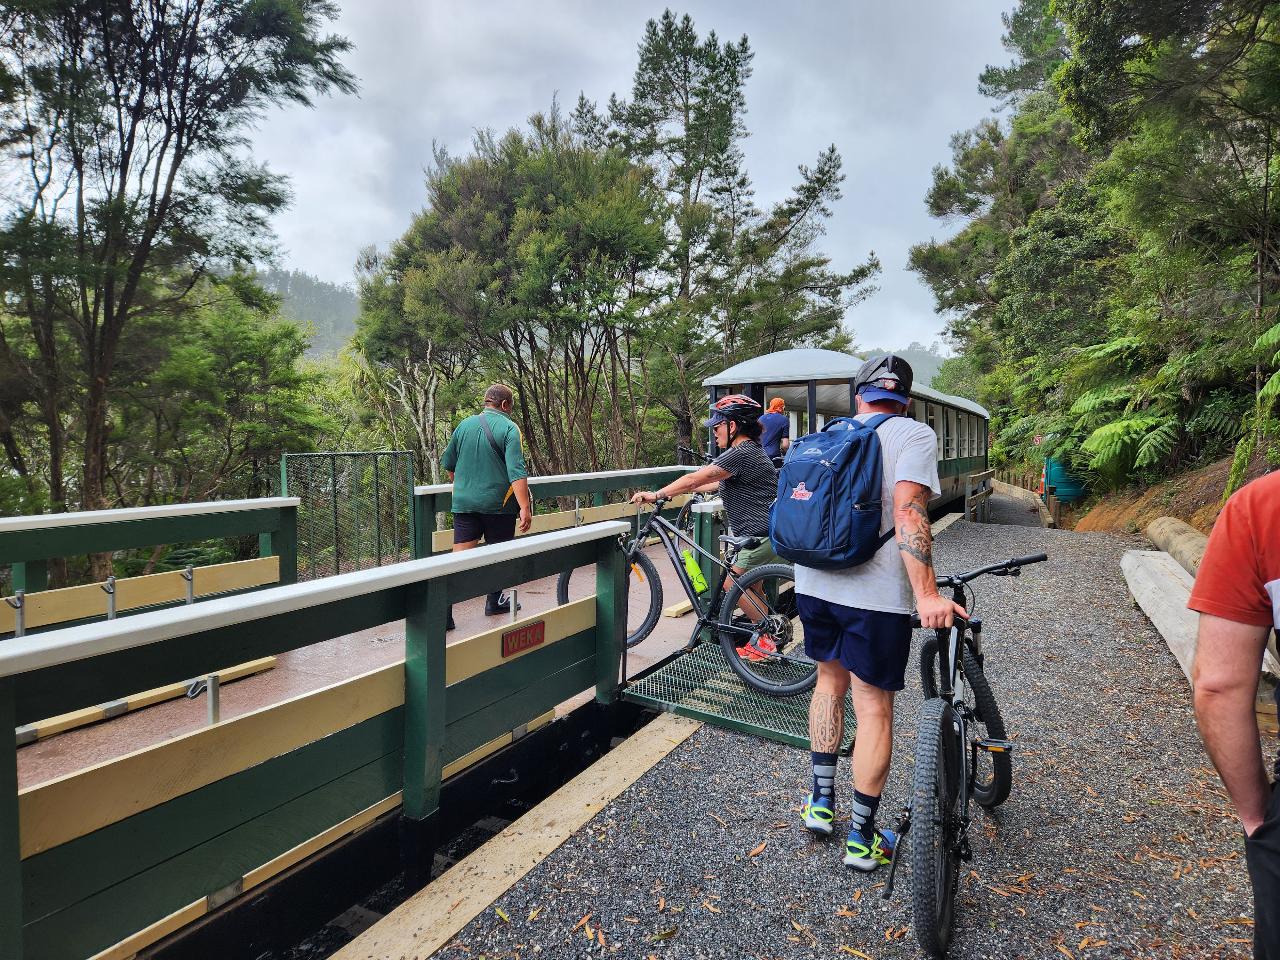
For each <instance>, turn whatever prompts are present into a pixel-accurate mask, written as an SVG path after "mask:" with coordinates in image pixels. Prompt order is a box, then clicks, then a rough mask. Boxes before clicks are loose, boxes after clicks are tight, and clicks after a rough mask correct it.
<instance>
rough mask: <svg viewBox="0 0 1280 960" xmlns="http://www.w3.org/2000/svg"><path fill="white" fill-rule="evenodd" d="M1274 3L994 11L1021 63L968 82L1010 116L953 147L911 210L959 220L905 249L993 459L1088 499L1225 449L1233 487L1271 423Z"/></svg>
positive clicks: (1277, 91) (1275, 342) (1108, 2)
mask: <svg viewBox="0 0 1280 960" xmlns="http://www.w3.org/2000/svg"><path fill="white" fill-rule="evenodd" d="M1276 12H1277V8H1275V7H1273V6H1272V5H1269V4H1268V5H1257V4H1252V3H1245V2H1238V3H1237V2H1226V3H1223V2H1218V3H1209V2H1203V3H1192V4H1186V3H1176V4H1175V3H1163V2H1157V3H1150V4H1129V3H1122V2H1119V0H1057V2H1056V3H1054V4H1053V5H1052V6H1050V5H1049V4H1047V3H1045V2H1042V0H1024V2H1023V3H1021V4H1020V5H1019V7H1018V8H1017V9H1016V10H1015V11H1014V12H1013V13H1012V14H1010V15H1008V16H1007V17H1006V19H1005V24H1006V28H1007V30H1008V33H1007V34H1006V45H1007V47H1008V48H1009V49H1010V50H1011V51H1013V52H1014V53H1015V55H1016V57H1017V59H1016V60H1015V62H1014V64H1013V65H1012V66H1010V67H1009V68H988V70H987V71H986V72H985V73H984V75H983V89H984V91H985V92H987V93H989V94H990V95H992V96H996V97H999V98H1001V99H1002V100H1004V101H1006V103H1010V104H1012V105H1013V106H1014V108H1015V109H1014V110H1013V112H1012V113H1011V115H1009V116H1008V117H1007V119H1003V120H997V119H993V120H988V121H985V122H983V123H982V124H980V125H979V126H978V127H977V128H975V129H974V130H972V131H969V132H968V133H965V134H960V135H957V137H956V138H955V139H954V141H953V162H952V164H951V165H950V166H949V167H945V168H939V170H937V171H935V175H934V183H933V186H932V188H931V189H930V191H929V193H928V195H927V196H926V198H925V201H926V204H927V206H928V208H929V209H930V211H931V212H933V213H934V214H935V215H937V216H945V217H953V218H955V217H959V218H962V224H961V226H960V229H959V231H958V232H957V233H956V234H955V235H954V236H953V237H951V238H950V239H948V240H945V241H941V242H940V241H931V242H930V243H927V244H921V245H919V246H917V247H916V248H914V249H913V251H912V257H911V265H912V267H913V268H914V269H916V270H917V271H918V272H919V273H920V274H921V276H922V277H923V279H924V280H925V282H926V283H928V284H929V285H930V287H931V288H932V289H933V291H934V294H935V297H936V300H937V303H938V308H939V310H940V311H942V312H944V313H945V314H946V315H947V317H948V334H949V336H950V337H951V338H952V340H953V342H954V343H955V344H956V346H957V347H959V349H960V358H962V359H963V363H964V364H965V365H967V366H968V367H969V368H970V369H971V370H973V371H974V380H975V383H976V389H975V393H976V395H977V397H978V399H979V400H980V401H981V402H982V403H984V404H985V405H986V406H987V407H988V408H989V409H990V410H991V411H992V432H993V437H994V445H993V456H994V457H995V459H996V460H997V462H1001V463H1010V464H1019V463H1027V464H1031V463H1034V462H1035V461H1036V460H1038V459H1039V457H1041V456H1043V455H1045V454H1049V455H1053V456H1057V457H1060V458H1062V459H1063V460H1065V461H1066V462H1067V463H1068V464H1070V465H1071V466H1072V467H1073V468H1075V469H1076V470H1078V471H1080V472H1081V473H1082V474H1083V475H1084V476H1085V477H1086V478H1087V479H1089V480H1091V481H1092V482H1093V483H1094V484H1095V486H1097V487H1099V488H1104V489H1105V488H1107V487H1112V486H1117V485H1121V484H1126V483H1131V482H1134V481H1150V480H1154V479H1157V478H1160V477H1162V476H1166V475H1168V474H1169V473H1170V472H1172V471H1175V470H1178V469H1180V468H1182V467H1184V466H1189V465H1194V464H1196V463H1199V462H1203V461H1206V460H1209V459H1214V458H1218V457H1221V456H1223V455H1224V454H1226V453H1227V452H1229V451H1230V450H1231V449H1233V448H1234V449H1235V451H1236V465H1235V469H1234V471H1233V478H1235V479H1233V482H1236V481H1237V480H1238V478H1239V477H1240V476H1242V475H1243V470H1244V469H1245V467H1246V466H1247V465H1248V462H1249V461H1250V459H1251V458H1252V457H1254V456H1256V455H1257V454H1258V453H1260V452H1262V451H1263V450H1264V449H1266V448H1267V446H1268V444H1270V442H1271V440H1270V439H1269V438H1270V437H1272V436H1273V435H1275V434H1276V433H1277V430H1276V429H1275V427H1276V417H1275V411H1274V404H1273V399H1274V397H1275V396H1276V395H1278V394H1280V379H1277V378H1278V376H1280V374H1278V373H1277V368H1278V367H1280V329H1277V328H1276V327H1275V326H1274V324H1275V316H1276V308H1277V306H1278V305H1280V304H1278V303H1277V293H1278V292H1280V248H1277V245H1276V242H1275V238H1276V237H1277V236H1278V235H1280V230H1278V228H1280V218H1277V217H1276V215H1275V210H1274V207H1275V204H1274V190H1275V185H1274V174H1275V170H1276V168H1277V164H1276V161H1275V158H1276V153H1277V151H1276V147H1277V146H1278V144H1277V142H1276V132H1277V130H1280V82H1277V79H1276V78H1277V77H1278V76H1280V69H1278V68H1280V59H1278V58H1277V55H1276V53H1275V50H1276V49H1277V44H1276V42H1275V41H1276V39H1277V34H1278V27H1277V17H1276ZM1059 21H1061V22H1059ZM1063 26H1065V28H1066V35H1067V37H1068V38H1069V40H1070V45H1069V46H1070V49H1069V50H1066V49H1064V48H1063V47H1061V46H1058V47H1056V48H1055V43H1056V42H1057V41H1059V40H1060V38H1061V36H1062V32H1061V31H1062V28H1063ZM1055 58H1056V59H1057V60H1058V61H1059V62H1058V65H1057V66H1056V67H1052V66H1051V64H1052V62H1053V60H1054V59H1055ZM1049 69H1052V70H1053V72H1054V79H1053V84H1052V85H1051V86H1045V85H1044V84H1043V77H1044V76H1046V74H1047V71H1048V70H1049ZM957 366H959V364H957ZM1035 436H1040V437H1042V438H1044V442H1043V444H1042V445H1040V446H1035V445H1034V444H1032V443H1031V440H1032V438H1033V437H1035Z"/></svg>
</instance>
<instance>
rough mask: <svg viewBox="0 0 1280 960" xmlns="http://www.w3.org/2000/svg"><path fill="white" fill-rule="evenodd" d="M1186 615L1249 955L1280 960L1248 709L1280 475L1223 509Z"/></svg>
mask: <svg viewBox="0 0 1280 960" xmlns="http://www.w3.org/2000/svg"><path fill="white" fill-rule="evenodd" d="M1187 606H1188V607H1190V608H1191V609H1192V610H1195V611H1198V612H1199V614H1200V631H1199V636H1198V639H1197V641H1196V659H1195V664H1194V666H1193V667H1192V671H1191V677H1192V680H1191V682H1192V686H1193V687H1194V690H1195V694H1194V697H1195V711H1196V722H1197V723H1198V724H1199V725H1200V735H1201V737H1203V739H1204V745H1205V749H1206V750H1207V751H1208V752H1209V758H1210V759H1211V760H1213V765H1214V766H1215V767H1217V769H1218V775H1219V776H1220V777H1222V783H1223V785H1224V786H1225V787H1226V788H1227V793H1228V794H1230V796H1231V802H1232V803H1233V804H1234V805H1235V808H1236V814H1237V815H1238V816H1239V817H1240V823H1241V825H1242V826H1243V827H1244V833H1245V841H1244V846H1245V859H1246V861H1247V863H1248V867H1249V879H1250V880H1251V881H1252V883H1253V907H1254V926H1253V955H1254V957H1255V958H1256V960H1280V791H1278V790H1276V789H1275V787H1274V786H1272V785H1271V783H1270V782H1269V781H1268V779H1267V772H1266V768H1265V766H1264V763H1263V758H1262V749H1261V747H1260V746H1259V738H1260V733H1259V730H1258V720H1257V714H1256V713H1255V709H1254V700H1255V698H1256V696H1257V692H1258V676H1259V673H1260V671H1261V667H1262V654H1263V651H1264V649H1265V648H1266V643H1267V635H1268V634H1269V633H1270V632H1271V631H1272V629H1277V630H1280V473H1270V474H1267V475H1266V476H1263V477H1259V478H1258V479H1257V480H1254V481H1253V482H1252V483H1250V484H1248V485H1246V486H1245V487H1243V488H1241V489H1240V490H1238V491H1236V493H1235V494H1234V495H1233V496H1232V497H1231V499H1230V500H1228V501H1227V504H1226V506H1224V507H1223V508H1222V513H1220V514H1219V515H1218V521H1217V523H1215V524H1214V527H1213V533H1212V535H1211V536H1210V537H1209V545H1208V547H1207V548H1206V549H1205V552H1204V558H1203V559H1202V560H1201V562H1200V571H1199V573H1198V574H1197V575H1196V582H1195V586H1194V587H1193V588H1192V591H1191V599H1190V600H1189V601H1188V602H1187ZM1277 695H1278V697H1280V691H1277ZM1277 771H1278V772H1280V763H1278V764H1277Z"/></svg>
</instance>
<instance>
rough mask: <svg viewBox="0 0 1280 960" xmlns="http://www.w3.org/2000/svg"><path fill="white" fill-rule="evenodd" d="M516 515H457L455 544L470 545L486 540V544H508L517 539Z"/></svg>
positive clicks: (455, 519)
mask: <svg viewBox="0 0 1280 960" xmlns="http://www.w3.org/2000/svg"><path fill="white" fill-rule="evenodd" d="M517 519H519V518H518V517H517V516H516V514H514V513H455V514H454V515H453V542H454V543H470V542H471V541H472V540H479V539H480V538H481V537H483V538H484V542H485V543H506V542H507V541H508V540H514V539H515V538H516V520H517Z"/></svg>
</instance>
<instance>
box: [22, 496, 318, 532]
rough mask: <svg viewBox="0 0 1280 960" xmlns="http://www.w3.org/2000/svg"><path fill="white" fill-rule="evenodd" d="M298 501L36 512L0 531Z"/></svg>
mask: <svg viewBox="0 0 1280 960" xmlns="http://www.w3.org/2000/svg"><path fill="white" fill-rule="evenodd" d="M301 502H302V501H301V500H299V499H298V498H297V497H261V498H259V499H257V500H211V501H208V502H206V503H171V504H165V505H162V506H158V507H125V508H123V509H120V510H81V511H78V512H75V513H38V514H35V515H34V516H30V517H4V518H3V519H0V533H12V532H14V531H17V530H48V529H51V528H53V527H83V526H92V525H95V524H101V523H119V522H120V521H122V520H155V519H158V518H161V517H186V516H190V515H191V514H205V513H241V512H243V511H245V510H269V509H271V508H273V507H296V506H298V504H300V503H301Z"/></svg>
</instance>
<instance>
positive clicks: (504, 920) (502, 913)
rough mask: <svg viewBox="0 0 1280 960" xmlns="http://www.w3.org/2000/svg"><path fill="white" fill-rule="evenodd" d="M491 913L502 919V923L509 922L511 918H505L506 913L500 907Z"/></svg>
mask: <svg viewBox="0 0 1280 960" xmlns="http://www.w3.org/2000/svg"><path fill="white" fill-rule="evenodd" d="M493 912H494V913H496V914H497V915H498V916H500V917H501V918H502V922H503V923H510V922H511V918H510V917H508V916H507V911H505V910H503V909H502V908H501V907H494V908H493Z"/></svg>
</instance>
